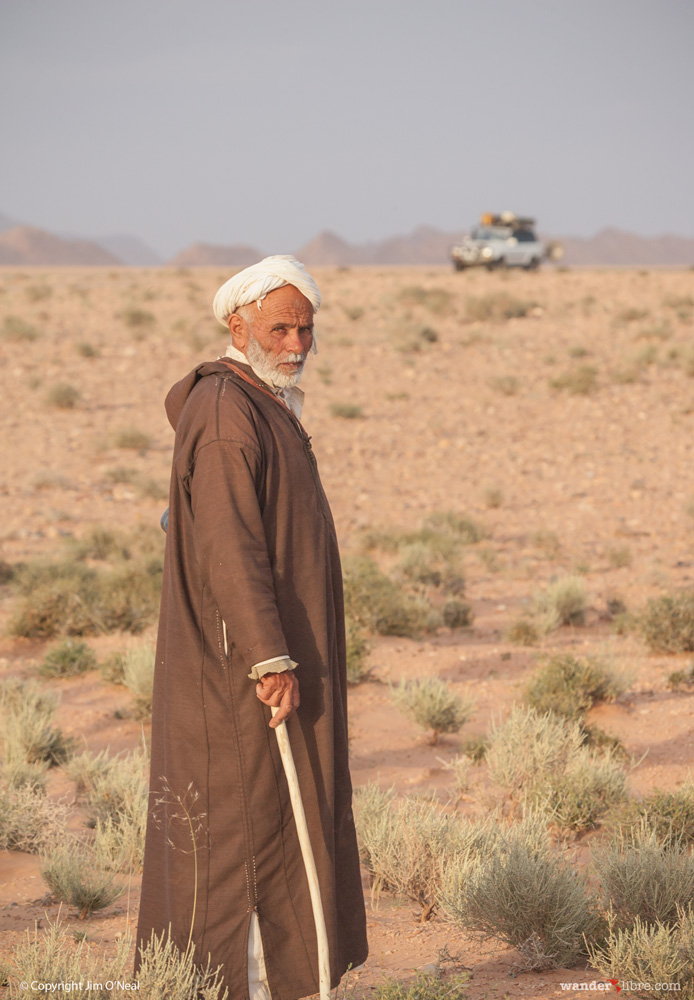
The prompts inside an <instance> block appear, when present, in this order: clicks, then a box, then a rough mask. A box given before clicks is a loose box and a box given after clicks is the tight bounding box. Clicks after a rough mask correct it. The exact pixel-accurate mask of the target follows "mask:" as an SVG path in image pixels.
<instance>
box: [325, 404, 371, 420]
mask: <svg viewBox="0 0 694 1000" xmlns="http://www.w3.org/2000/svg"><path fill="white" fill-rule="evenodd" d="M330 414H331V416H333V417H341V418H342V419H343V420H356V419H357V418H358V417H363V416H364V410H363V409H362V407H361V406H358V405H357V404H356V403H331V404H330Z"/></svg>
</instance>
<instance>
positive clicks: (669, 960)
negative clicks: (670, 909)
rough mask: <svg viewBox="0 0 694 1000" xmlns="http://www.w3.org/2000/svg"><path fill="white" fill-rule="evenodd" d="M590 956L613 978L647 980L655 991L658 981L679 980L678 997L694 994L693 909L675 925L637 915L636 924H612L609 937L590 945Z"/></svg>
mask: <svg viewBox="0 0 694 1000" xmlns="http://www.w3.org/2000/svg"><path fill="white" fill-rule="evenodd" d="M588 957H589V959H590V964H591V965H592V966H593V968H595V969H597V970H598V971H599V972H601V973H602V975H604V976H607V977H609V978H610V979H617V980H619V982H621V983H628V982H632V983H647V984H649V988H650V989H651V990H652V991H653V992H654V994H655V991H656V989H657V987H656V983H677V984H678V985H679V989H678V990H677V994H676V995H677V996H678V997H681V998H682V1000H692V998H694V920H693V918H692V914H691V913H689V912H688V913H686V914H682V916H681V919H680V922H679V923H678V924H677V925H674V926H673V925H664V924H660V923H655V924H651V923H648V922H647V921H646V920H642V919H641V918H640V917H637V918H636V920H635V921H634V924H633V926H632V927H629V928H626V929H625V928H619V929H617V928H614V927H612V928H611V929H610V932H609V934H608V935H607V937H606V939H605V940H599V941H597V942H591V943H590V944H589V945H588ZM639 995H640V996H642V995H646V993H645V992H644V993H640V994H639Z"/></svg>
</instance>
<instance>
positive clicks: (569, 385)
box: [549, 365, 598, 396]
mask: <svg viewBox="0 0 694 1000" xmlns="http://www.w3.org/2000/svg"><path fill="white" fill-rule="evenodd" d="M549 384H550V387H551V388H552V389H565V390H566V391H567V392H568V393H570V394H571V395H572V396H589V395H590V394H591V393H592V392H595V390H596V389H597V388H598V370H597V368H595V367H594V366H593V365H578V366H577V367H576V368H571V369H570V370H569V371H567V372H563V373H562V374H561V375H557V377H556V378H553V379H550V381H549Z"/></svg>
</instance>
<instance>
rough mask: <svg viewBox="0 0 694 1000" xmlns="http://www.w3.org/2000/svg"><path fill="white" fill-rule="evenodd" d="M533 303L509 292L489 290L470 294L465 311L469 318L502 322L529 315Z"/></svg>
mask: <svg viewBox="0 0 694 1000" xmlns="http://www.w3.org/2000/svg"><path fill="white" fill-rule="evenodd" d="M533 305H534V303H532V302H528V301H527V300H525V299H518V298H515V297H514V296H513V295H509V294H508V292H489V293H488V294H487V295H479V296H470V297H469V298H468V299H467V301H466V303H465V312H466V313H467V315H468V318H469V319H475V320H479V321H484V320H492V321H494V322H501V321H503V320H506V319H516V318H520V317H523V316H527V315H528V313H529V312H530V310H531V309H532V308H533Z"/></svg>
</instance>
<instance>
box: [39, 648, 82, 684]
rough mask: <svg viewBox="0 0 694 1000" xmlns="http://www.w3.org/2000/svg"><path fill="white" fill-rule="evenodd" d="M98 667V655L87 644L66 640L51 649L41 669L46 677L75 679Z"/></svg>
mask: <svg viewBox="0 0 694 1000" xmlns="http://www.w3.org/2000/svg"><path fill="white" fill-rule="evenodd" d="M95 666H96V654H95V653H94V650H93V649H90V647H89V646H88V645H87V643H86V642H75V640H74V639H64V640H63V641H62V642H60V643H58V645H57V646H54V647H53V649H50V650H49V651H48V653H46V656H45V657H44V659H43V662H42V663H41V666H40V667H39V673H40V674H42V675H43V676H44V677H73V676H74V675H75V674H82V673H84V672H85V671H86V670H93V669H94V667H95Z"/></svg>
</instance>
